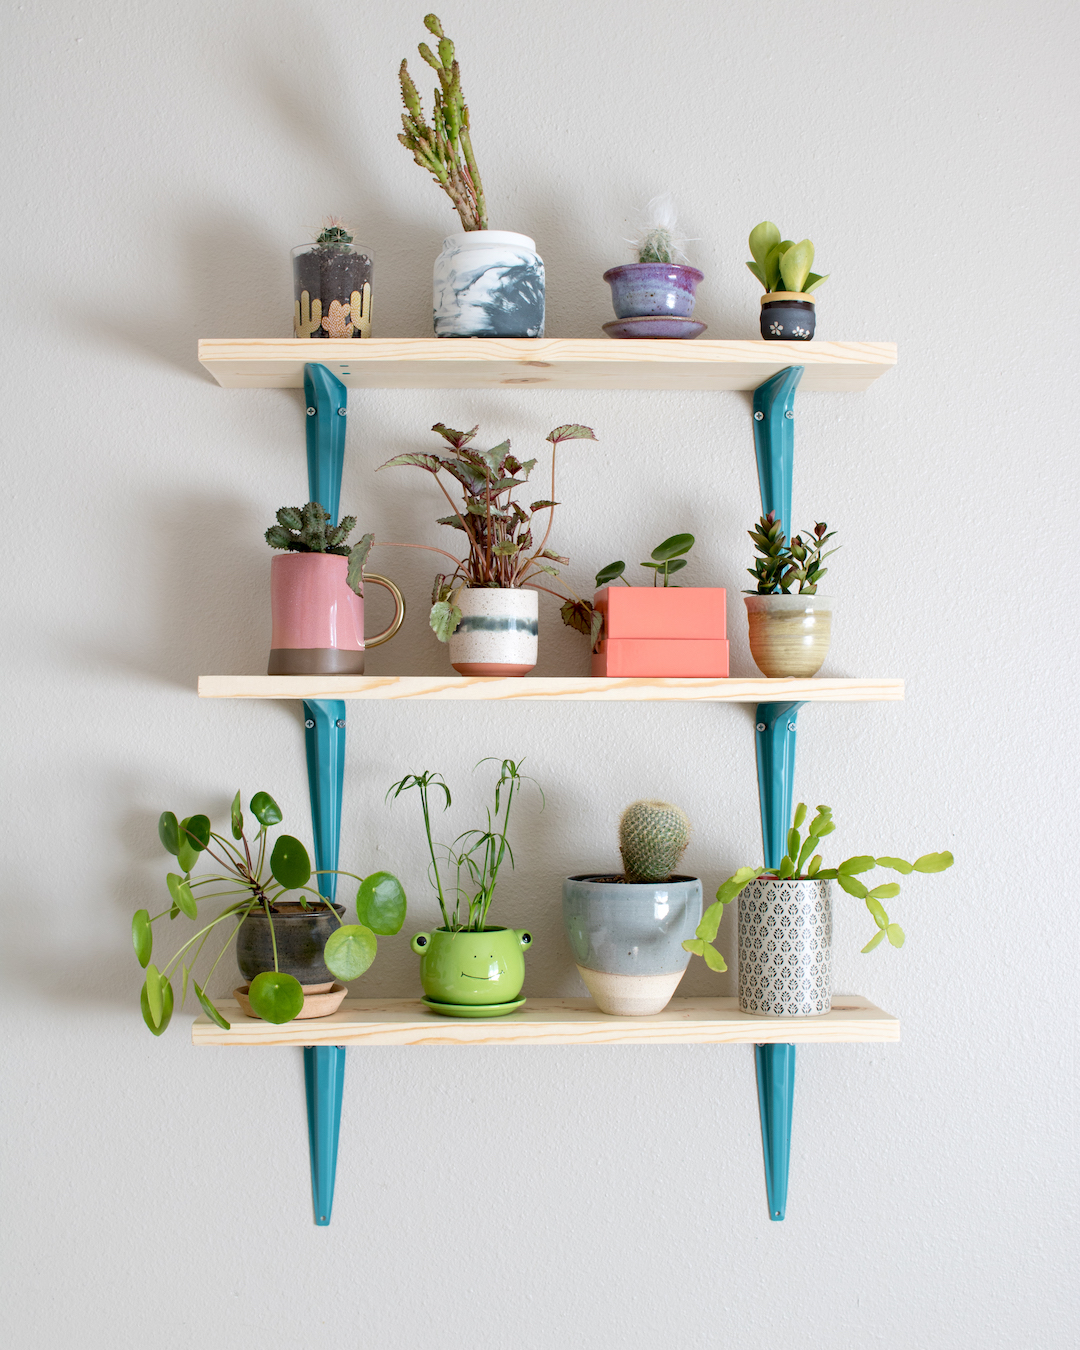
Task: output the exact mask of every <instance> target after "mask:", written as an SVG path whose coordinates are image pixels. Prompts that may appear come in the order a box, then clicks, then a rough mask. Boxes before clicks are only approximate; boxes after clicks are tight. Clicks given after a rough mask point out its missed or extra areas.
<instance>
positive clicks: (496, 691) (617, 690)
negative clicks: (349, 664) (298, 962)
mask: <svg viewBox="0 0 1080 1350" xmlns="http://www.w3.org/2000/svg"><path fill="white" fill-rule="evenodd" d="M199 697H200V698H302V699H327V698H346V699H387V700H399V701H401V700H405V701H408V700H414V701H415V700H417V699H437V700H441V701H447V700H451V701H458V700H463V701H466V702H476V701H478V700H480V701H486V700H495V701H500V702H519V703H520V702H551V701H552V700H554V699H562V700H565V701H568V702H577V703H649V702H658V703H786V702H788V701H789V700H790V701H796V700H797V701H801V702H806V703H888V702H896V701H900V700H902V699H903V697H904V681H903V680H886V679H882V680H832V679H819V678H817V677H815V678H814V679H809V680H794V679H791V680H766V679H756V680H738V679H683V680H680V679H664V678H660V677H655V678H638V679H618V678H614V677H611V678H594V677H592V676H588V675H583V676H582V677H581V678H580V679H563V678H555V677H544V678H531V677H529V676H525V677H524V678H523V679H500V678H498V677H496V676H471V675H441V676H437V675H200V676H199Z"/></svg>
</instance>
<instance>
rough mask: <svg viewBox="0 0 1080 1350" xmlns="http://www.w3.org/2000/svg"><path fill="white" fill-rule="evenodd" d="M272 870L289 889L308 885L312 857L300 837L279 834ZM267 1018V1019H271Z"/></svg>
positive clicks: (271, 864)
mask: <svg viewBox="0 0 1080 1350" xmlns="http://www.w3.org/2000/svg"><path fill="white" fill-rule="evenodd" d="M270 871H271V872H272V873H273V875H274V879H275V881H280V882H281V884H282V885H283V886H284V887H285V889H286V890H287V891H293V890H296V888H297V887H298V886H306V885H307V883H308V879H309V878H310V876H311V859H310V858H309V857H308V851H307V849H306V848H305V847H304V846H303V844H302V843H301V842H300V840H299V839H294V838H293V836H292V835H291V834H281V835H278V841H277V843H276V844H275V845H274V851H273V853H271V854H270ZM270 1020H271V1019H270V1018H267V1021H270Z"/></svg>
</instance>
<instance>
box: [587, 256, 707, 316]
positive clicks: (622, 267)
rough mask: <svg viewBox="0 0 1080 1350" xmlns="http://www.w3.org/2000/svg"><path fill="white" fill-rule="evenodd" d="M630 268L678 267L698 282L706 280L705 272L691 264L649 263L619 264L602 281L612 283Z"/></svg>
mask: <svg viewBox="0 0 1080 1350" xmlns="http://www.w3.org/2000/svg"><path fill="white" fill-rule="evenodd" d="M628 267H677V268H678V269H679V271H680V272H690V273H692V274H693V275H694V276H695V277H696V278H697V279H698V281H704V280H705V273H704V272H699V271H698V269H697V268H696V267H691V266H690V264H689V263H657V262H648V263H643V262H629V263H619V264H618V265H617V266H615V267H609V268H608V270H607V271H606V272H605V273H604V275H603V277H602V278H601V280H603V281H610V280H611V278H612V277H613V276H617V275H618V273H619V272H624V271H626V269H627V268H628ZM645 317H648V318H652V317H658V318H666V317H668V316H667V315H657V316H652V315H647V316H645Z"/></svg>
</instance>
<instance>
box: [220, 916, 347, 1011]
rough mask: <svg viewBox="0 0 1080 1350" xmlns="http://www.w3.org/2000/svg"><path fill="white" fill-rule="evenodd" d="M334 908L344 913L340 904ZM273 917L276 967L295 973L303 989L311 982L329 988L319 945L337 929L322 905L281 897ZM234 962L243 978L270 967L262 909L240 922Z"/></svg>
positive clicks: (271, 952) (330, 977)
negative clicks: (307, 905)
mask: <svg viewBox="0 0 1080 1350" xmlns="http://www.w3.org/2000/svg"><path fill="white" fill-rule="evenodd" d="M334 909H335V910H336V911H337V913H338V915H339V916H340V915H342V914H344V913H345V907H344V905H335V906H334ZM273 919H274V937H275V938H276V940H277V954H278V969H279V970H281V971H283V972H284V973H285V974H286V975H293V976H295V977H296V979H298V980H299V981H300V983H301V984H302V985H303V986H304V987H305V988H306V989H307V988H310V987H311V986H312V985H325V986H326V987H327V988H329V987H330V985H332V984H333V983H334V977H333V975H332V974H331V973H330V971H328V970H327V968H326V966H325V965H324V964H323V948H324V947H325V946H326V939H327V938H328V937H329V936H330V935H331V934H332V933H335V932H337V929H338V924H337V922H336V921H335V920H334V919H332V918H331V917H330V915H329V914H328V913H327V912H326V907H325V906H322V907H321V908H317V909H307V910H305V909H301V907H300V905H299V903H298V902H297V901H295V900H284V901H280V902H279V903H278V904H277V905H276V906H275V908H274V911H273ZM236 964H237V965H238V966H239V967H240V974H241V975H243V977H244V978H245V979H246V980H253V979H254V978H255V976H256V975H259V974H261V973H262V972H263V971H264V970H273V969H274V947H273V943H272V942H271V940H270V924H269V922H268V921H267V918H266V913H265V911H263V910H261V909H259V910H253V911H252V912H251V913H250V914H249V915H248V916H247V918H246V919H245V920H244V922H243V923H242V924H241V925H240V931H239V932H238V933H237V935H236Z"/></svg>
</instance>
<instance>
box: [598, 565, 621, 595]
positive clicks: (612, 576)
mask: <svg viewBox="0 0 1080 1350" xmlns="http://www.w3.org/2000/svg"><path fill="white" fill-rule="evenodd" d="M625 571H626V563H624V562H611V563H608V565H607V566H606V567H601V569H600V571H599V572H597V574H596V578H595V582H596V587H597V589H598V590H599V588H600V587H601V586H607V585H609V584H610V583H611V582H613V581H618V579H619V577H621V576H622V574H623V573H624V572H625Z"/></svg>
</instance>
